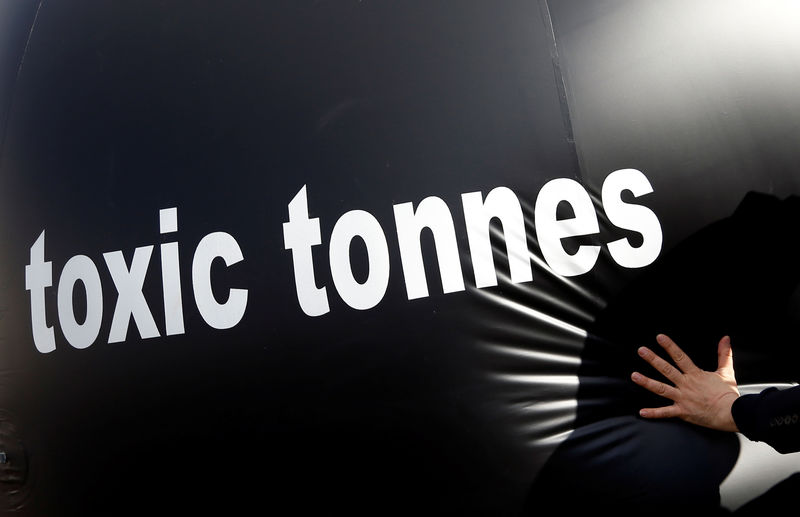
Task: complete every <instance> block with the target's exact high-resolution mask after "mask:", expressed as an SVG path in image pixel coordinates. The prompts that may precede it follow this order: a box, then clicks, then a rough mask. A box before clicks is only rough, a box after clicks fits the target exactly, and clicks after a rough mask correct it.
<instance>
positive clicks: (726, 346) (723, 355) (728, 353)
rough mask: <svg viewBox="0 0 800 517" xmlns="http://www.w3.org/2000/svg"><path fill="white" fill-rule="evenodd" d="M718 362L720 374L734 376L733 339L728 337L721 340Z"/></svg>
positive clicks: (718, 348) (718, 346)
mask: <svg viewBox="0 0 800 517" xmlns="http://www.w3.org/2000/svg"><path fill="white" fill-rule="evenodd" d="M717 360H718V365H719V367H718V369H717V371H718V372H720V373H730V374H731V375H733V349H732V348H731V338H730V337H728V336H725V337H723V338H722V339H720V340H719V345H717Z"/></svg>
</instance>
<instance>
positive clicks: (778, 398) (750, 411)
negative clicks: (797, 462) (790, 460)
mask: <svg viewBox="0 0 800 517" xmlns="http://www.w3.org/2000/svg"><path fill="white" fill-rule="evenodd" d="M731 412H732V413H733V420H734V421H735V422H736V426H737V427H738V428H739V431H741V432H742V434H744V435H745V436H746V437H747V438H749V439H750V440H754V441H757V442H765V443H767V444H769V445H771V446H772V447H773V448H774V449H775V450H776V451H778V452H781V453H787V452H797V451H800V386H795V387H793V388H788V389H784V390H778V389H777V388H768V389H766V390H764V391H762V392H761V393H758V394H753V395H743V396H741V397H739V398H738V399H736V401H735V402H734V403H733V407H732V408H731Z"/></svg>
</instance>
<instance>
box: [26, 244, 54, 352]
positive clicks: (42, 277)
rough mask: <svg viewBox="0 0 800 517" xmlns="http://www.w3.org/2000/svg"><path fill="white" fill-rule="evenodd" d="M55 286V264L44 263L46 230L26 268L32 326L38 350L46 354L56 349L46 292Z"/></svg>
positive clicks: (32, 250) (32, 252) (32, 248)
mask: <svg viewBox="0 0 800 517" xmlns="http://www.w3.org/2000/svg"><path fill="white" fill-rule="evenodd" d="M52 285H53V263H52V262H45V261H44V230H42V233H41V234H40V235H39V238H38V239H36V242H35V243H34V245H33V246H31V263H30V264H28V265H27V266H25V289H26V290H28V291H30V292H31V326H32V327H33V343H34V344H35V345H36V349H37V350H38V351H39V352H41V353H43V354H46V353H48V352H52V351H53V350H55V349H56V339H55V335H54V334H53V327H48V326H47V314H46V313H45V303H44V290H45V288H46V287H51V286H52Z"/></svg>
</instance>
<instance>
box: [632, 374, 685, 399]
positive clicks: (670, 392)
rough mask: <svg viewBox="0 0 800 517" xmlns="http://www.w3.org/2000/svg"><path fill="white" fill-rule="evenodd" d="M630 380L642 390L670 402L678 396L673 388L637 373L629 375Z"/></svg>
mask: <svg viewBox="0 0 800 517" xmlns="http://www.w3.org/2000/svg"><path fill="white" fill-rule="evenodd" d="M631 380H632V381H633V382H635V383H636V384H638V385H639V386H641V387H642V388H644V389H646V390H648V391H651V392H653V393H655V394H656V395H659V396H662V397H665V398H668V399H670V400H675V399H676V398H677V396H678V395H679V393H678V390H677V389H676V388H674V387H673V386H670V385H669V384H665V383H663V382H659V381H656V380H653V379H651V378H650V377H647V376H645V375H642V374H641V373H639V372H633V374H632V375H631Z"/></svg>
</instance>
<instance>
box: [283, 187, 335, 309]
mask: <svg viewBox="0 0 800 517" xmlns="http://www.w3.org/2000/svg"><path fill="white" fill-rule="evenodd" d="M283 243H284V248H285V249H287V250H292V262H293V264H294V279H295V285H296V286H297V300H298V301H299V302H300V308H301V309H303V312H305V313H306V314H307V315H309V316H321V315H323V314H325V313H327V312H328V311H329V310H330V307H329V306H328V294H327V292H326V290H325V287H321V288H318V287H317V283H316V280H315V279H314V261H313V258H312V256H311V247H312V246H317V245H319V244H322V235H321V232H320V229H319V219H318V218H314V219H309V218H308V197H307V195H306V186H305V185H303V188H301V189H300V191H299V192H298V193H297V194H296V195H295V196H294V199H292V201H291V202H290V203H289V221H288V222H286V223H283Z"/></svg>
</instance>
